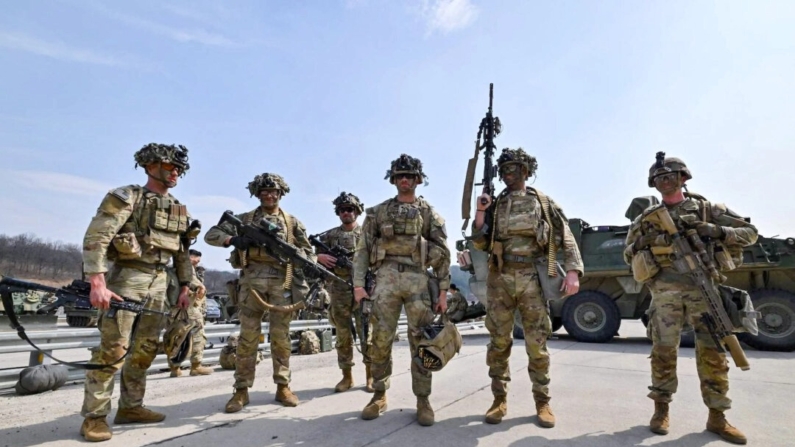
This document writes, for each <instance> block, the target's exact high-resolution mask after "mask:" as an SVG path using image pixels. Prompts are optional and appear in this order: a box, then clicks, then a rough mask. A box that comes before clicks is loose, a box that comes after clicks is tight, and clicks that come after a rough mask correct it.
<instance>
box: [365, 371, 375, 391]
mask: <svg viewBox="0 0 795 447" xmlns="http://www.w3.org/2000/svg"><path fill="white" fill-rule="evenodd" d="M364 374H365V377H366V378H367V384H366V385H365V386H364V391H365V392H367V393H374V392H375V388H373V373H372V372H371V371H370V365H364Z"/></svg>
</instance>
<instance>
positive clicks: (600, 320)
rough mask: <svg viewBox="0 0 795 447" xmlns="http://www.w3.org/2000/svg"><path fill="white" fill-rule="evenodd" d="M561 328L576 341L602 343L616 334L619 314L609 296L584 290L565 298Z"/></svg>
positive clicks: (619, 320)
mask: <svg viewBox="0 0 795 447" xmlns="http://www.w3.org/2000/svg"><path fill="white" fill-rule="evenodd" d="M563 326H564V327H565V328H566V332H568V333H569V334H570V335H571V336H572V337H574V338H576V339H577V340H578V341H582V342H586V343H604V342H606V341H609V340H610V339H612V338H613V336H614V335H616V333H617V332H618V327H619V326H621V314H620V313H619V311H618V306H616V303H615V302H613V300H612V299H610V297H609V296H607V295H605V294H604V293H601V292H597V291H595V290H585V291H583V292H580V293H577V294H576V295H574V296H570V297H568V298H566V303H565V304H564V305H563Z"/></svg>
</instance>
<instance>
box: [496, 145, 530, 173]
mask: <svg viewBox="0 0 795 447" xmlns="http://www.w3.org/2000/svg"><path fill="white" fill-rule="evenodd" d="M511 163H517V164H520V165H522V166H524V167H525V169H527V177H525V178H528V177H531V176H533V175H534V174H535V173H536V170H538V161H536V158H535V157H533V156H530V155H527V152H525V151H524V149H522V148H521V147H520V148H517V149H509V148H507V147H506V148H505V149H503V150H502V154H500V157H499V158H498V159H497V166H498V167H502V166H504V165H508V164H511ZM500 179H502V174H500Z"/></svg>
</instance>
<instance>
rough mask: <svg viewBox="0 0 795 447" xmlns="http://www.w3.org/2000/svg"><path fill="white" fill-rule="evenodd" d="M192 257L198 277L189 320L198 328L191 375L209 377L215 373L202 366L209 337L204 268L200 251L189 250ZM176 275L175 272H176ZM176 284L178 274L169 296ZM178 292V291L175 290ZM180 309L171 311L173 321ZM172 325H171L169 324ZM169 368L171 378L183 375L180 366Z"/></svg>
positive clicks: (194, 343)
mask: <svg viewBox="0 0 795 447" xmlns="http://www.w3.org/2000/svg"><path fill="white" fill-rule="evenodd" d="M188 254H189V255H190V263H191V265H192V266H193V272H194V274H195V275H196V281H197V282H196V284H192V285H191V293H190V304H189V305H188V309H187V313H188V319H189V320H190V321H192V322H193V324H194V327H195V328H196V329H195V330H194V331H193V345H192V346H193V348H192V349H191V353H190V375H191V376H207V375H210V374H212V373H213V370H212V368H209V367H207V366H203V365H202V359H203V358H204V346H205V345H206V344H207V336H205V335H204V317H205V315H207V297H206V289H205V288H204V267H202V266H200V265H199V262H201V259H202V254H201V252H200V251H198V250H194V249H190V250H188ZM171 273H172V269H169V276H171ZM174 273H175V272H174ZM172 283H176V274H175V275H174V279H173V280H172V281H169V287H168V295H169V298H170V297H171V295H172V293H173V292H172V287H173V286H178V284H173V286H172ZM175 291H176V290H175ZM178 312H179V309H174V310H172V311H171V320H172V321H173V320H174V319H175V318H176V317H177V313H178ZM169 324H170V323H169ZM168 366H169V368H170V369H171V377H179V376H181V375H182V370H180V365H179V364H176V363H173V362H171V360H169V361H168Z"/></svg>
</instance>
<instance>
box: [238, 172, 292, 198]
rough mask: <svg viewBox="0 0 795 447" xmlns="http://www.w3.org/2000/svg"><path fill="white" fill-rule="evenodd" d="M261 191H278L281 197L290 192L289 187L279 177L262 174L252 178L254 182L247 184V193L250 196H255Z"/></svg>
mask: <svg viewBox="0 0 795 447" xmlns="http://www.w3.org/2000/svg"><path fill="white" fill-rule="evenodd" d="M262 189H279V190H281V191H282V195H285V194H287V193H288V192H290V187H289V186H287V182H285V181H284V178H282V176H281V175H278V174H271V173H268V172H263V173H262V174H260V175H258V176H256V177H254V180H252V181H250V182H249V183H248V192H250V193H251V196H252V197H253V196H256V195H257V194H259V192H260V190H262Z"/></svg>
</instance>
